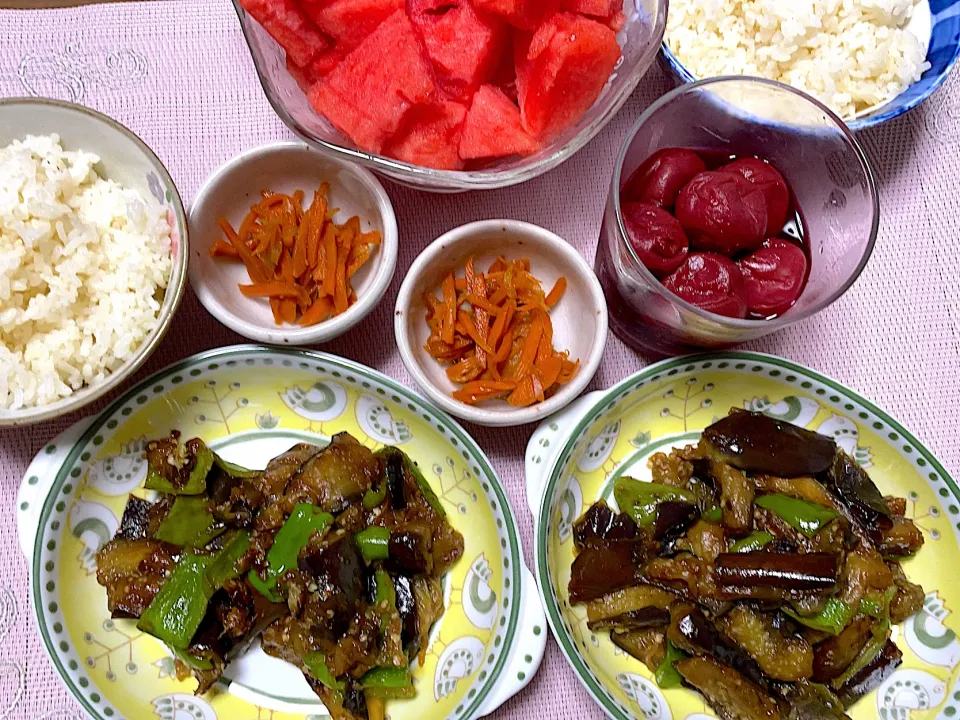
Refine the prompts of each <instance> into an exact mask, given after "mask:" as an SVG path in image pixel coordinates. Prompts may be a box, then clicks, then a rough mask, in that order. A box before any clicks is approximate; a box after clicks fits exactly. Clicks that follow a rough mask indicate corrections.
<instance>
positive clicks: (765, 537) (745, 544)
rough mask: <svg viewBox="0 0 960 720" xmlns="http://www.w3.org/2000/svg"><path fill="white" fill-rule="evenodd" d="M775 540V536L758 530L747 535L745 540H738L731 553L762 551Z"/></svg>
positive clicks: (731, 547) (732, 546) (731, 548)
mask: <svg viewBox="0 0 960 720" xmlns="http://www.w3.org/2000/svg"><path fill="white" fill-rule="evenodd" d="M772 540H773V535H771V534H770V533H768V532H764V531H763V530H757V531H756V532H752V533H750V534H749V535H747V536H746V537H745V538H741V539H740V540H737V541H736V542H735V543H734V544H733V545H731V546H730V552H732V553H741V552H754V551H756V550H760V549H761V548H763V546H764V545H767V544H769V543H770V542H771V541H772Z"/></svg>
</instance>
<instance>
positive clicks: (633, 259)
mask: <svg viewBox="0 0 960 720" xmlns="http://www.w3.org/2000/svg"><path fill="white" fill-rule="evenodd" d="M669 147H686V148H692V149H695V150H705V151H711V152H717V153H723V154H730V155H739V156H750V155H756V156H759V157H762V158H764V159H766V160H769V161H770V163H771V164H772V165H773V166H774V167H776V168H777V169H778V170H779V171H780V173H781V174H782V175H783V176H784V178H785V179H786V181H787V183H788V184H789V185H790V188H791V190H792V191H793V195H794V198H795V200H796V204H797V206H798V207H799V209H800V213H801V217H802V220H803V224H804V229H805V235H806V242H807V243H808V248H809V251H810V252H809V254H810V274H809V277H808V280H807V284H806V286H805V287H804V289H803V293H802V294H801V295H800V297H799V298H798V299H797V301H796V303H795V304H794V305H793V307H791V308H790V309H789V310H787V311H786V312H785V313H784V314H782V315H780V316H778V317H776V318H774V319H772V320H740V319H736V318H729V317H722V316H720V315H715V314H713V313H710V312H707V311H705V310H701V309H700V308H698V307H696V306H694V305H691V304H690V303H688V302H686V301H685V300H682V299H680V298H679V297H677V296H676V295H674V294H673V293H672V292H670V291H669V290H667V289H666V288H665V287H664V286H663V285H662V284H661V283H660V281H659V280H657V278H656V277H654V276H653V274H652V273H651V272H650V271H649V270H647V268H645V267H644V266H643V263H641V262H640V260H639V258H637V255H636V253H635V252H634V250H633V247H632V246H631V245H630V243H629V242H628V241H627V236H626V230H625V228H624V224H623V216H622V214H621V210H620V189H621V188H622V187H623V185H624V184H625V183H626V181H627V180H628V179H629V177H630V176H631V175H632V174H633V171H634V170H636V169H637V167H639V166H640V164H641V163H643V161H644V160H646V159H647V158H648V157H649V156H650V155H652V154H653V153H654V152H656V151H657V150H660V149H662V148H669ZM879 219H880V207H879V200H878V197H877V188H876V182H875V181H874V175H873V169H872V168H871V165H870V162H869V160H868V159H867V156H866V154H865V153H864V151H863V149H862V148H861V147H860V144H859V143H858V142H857V140H856V138H855V137H854V136H853V134H852V133H851V132H850V129H849V128H848V127H847V126H846V125H845V124H844V123H843V121H841V120H840V118H838V117H837V116H836V115H835V114H833V112H831V111H830V110H828V109H827V108H826V107H825V106H824V105H822V104H821V103H819V102H818V101H816V100H814V99H813V98H812V97H810V96H809V95H806V94H804V93H802V92H800V91H799V90H796V89H794V88H792V87H789V86H787V85H783V84H781V83H777V82H772V81H770V80H761V79H759V78H747V77H719V78H710V79H708V80H700V81H698V82H694V83H690V84H688V85H681V86H680V87H678V88H677V89H675V90H673V91H671V92H669V93H667V94H666V95H664V96H663V97H662V98H660V99H659V100H657V101H656V102H655V103H653V104H652V105H651V106H650V107H648V108H647V109H646V110H645V111H644V113H643V114H642V115H641V116H640V118H639V120H637V123H636V125H634V127H633V129H632V130H631V131H630V133H629V134H628V136H627V140H626V142H625V143H624V146H623V148H622V149H621V151H620V154H619V156H618V158H617V164H616V165H615V167H614V171H613V182H612V184H611V188H610V195H609V197H608V199H607V205H606V211H605V213H604V218H603V224H602V227H601V230H600V242H599V244H598V246H597V257H596V264H595V267H596V271H597V276H598V277H599V278H600V284H601V285H602V286H603V289H604V294H605V295H606V298H607V307H608V309H609V313H610V327H611V329H613V330H614V332H616V334H617V335H618V336H620V338H621V339H623V340H624V342H626V343H628V344H630V345H632V346H633V347H635V348H637V349H640V350H646V351H648V352H652V353H654V354H657V355H677V354H682V353H687V352H693V351H696V350H698V349H700V348H704V347H708V348H718V347H726V346H729V345H733V344H736V343H740V342H745V341H747V340H753V339H755V338H758V337H761V336H762V335H766V334H768V333H771V332H773V331H774V330H779V329H780V328H783V327H786V326H787V325H790V324H792V323H795V322H797V321H798V320H803V319H804V318H807V317H810V316H811V315H813V314H814V313H817V312H819V311H820V310H822V309H823V308H825V307H827V306H828V305H830V304H831V303H832V302H833V301H834V300H836V299H837V298H838V297H840V296H841V295H842V294H843V293H844V292H846V290H847V288H849V287H850V286H851V285H852V284H853V283H854V281H855V280H856V279H857V278H858V277H859V275H860V272H861V271H862V270H863V268H864V266H865V265H866V264H867V260H868V259H869V258H870V253H871V252H872V251H873V245H874V242H875V240H876V237H877V228H878V225H879Z"/></svg>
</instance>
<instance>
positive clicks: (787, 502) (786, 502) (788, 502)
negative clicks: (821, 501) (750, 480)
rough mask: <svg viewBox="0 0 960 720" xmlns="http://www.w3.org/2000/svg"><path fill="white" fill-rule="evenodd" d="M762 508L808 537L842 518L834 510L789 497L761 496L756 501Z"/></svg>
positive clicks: (776, 495)
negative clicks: (836, 519)
mask: <svg viewBox="0 0 960 720" xmlns="http://www.w3.org/2000/svg"><path fill="white" fill-rule="evenodd" d="M754 502H755V503H756V504H757V505H759V506H760V507H762V508H766V509H767V510H769V511H770V512H773V513H776V514H777V515H779V516H780V517H781V518H783V520H784V521H785V522H786V523H787V524H788V525H790V527H792V528H793V529H795V530H799V531H800V532H802V533H803V534H804V535H806V536H807V537H813V536H814V535H816V534H817V533H818V532H819V531H820V528H822V527H823V526H824V525H826V524H828V523H829V522H831V521H832V520H834V519H835V518H837V517H839V516H840V513H838V512H837V511H836V510H834V509H833V508H828V507H824V506H823V505H817V504H816V503H812V502H807V501H806V500H800V499H798V498H795V497H790V496H789V495H778V494H775V495H761V496H760V497H758V498H757V499H756V500H755V501H754Z"/></svg>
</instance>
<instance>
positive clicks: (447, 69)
mask: <svg viewBox="0 0 960 720" xmlns="http://www.w3.org/2000/svg"><path fill="white" fill-rule="evenodd" d="M407 14H408V15H409V16H410V20H411V22H412V23H413V25H414V27H415V28H416V29H417V31H418V32H419V34H420V38H421V39H422V40H423V46H424V49H425V50H426V52H427V57H429V58H430V61H431V62H432V63H433V67H434V69H435V70H436V71H437V84H438V85H439V86H440V87H441V88H442V89H443V90H444V92H446V93H447V94H448V95H450V96H451V97H454V98H456V99H458V100H462V101H464V102H469V101H470V98H471V97H472V96H473V93H474V92H476V90H477V88H478V87H480V86H481V85H482V84H484V83H485V82H488V81H489V80H490V78H491V76H492V75H493V73H494V71H495V70H496V69H497V65H498V64H499V62H500V59H501V57H502V56H503V51H504V47H505V40H506V36H507V28H506V26H505V25H504V23H503V21H502V20H500V19H499V18H497V17H495V16H493V15H489V14H487V13H482V12H479V11H477V10H476V9H475V8H474V7H473V5H472V4H471V3H470V1H469V0H407Z"/></svg>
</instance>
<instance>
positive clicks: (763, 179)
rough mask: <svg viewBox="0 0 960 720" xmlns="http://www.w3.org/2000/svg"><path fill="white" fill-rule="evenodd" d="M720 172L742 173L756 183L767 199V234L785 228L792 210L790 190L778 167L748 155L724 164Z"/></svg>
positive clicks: (771, 234) (773, 233)
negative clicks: (788, 214) (788, 213)
mask: <svg viewBox="0 0 960 720" xmlns="http://www.w3.org/2000/svg"><path fill="white" fill-rule="evenodd" d="M720 172H729V173H736V174H738V175H742V176H743V177H744V178H745V179H746V180H749V181H750V182H751V183H753V184H754V185H756V186H757V187H758V188H759V189H760V190H761V192H763V195H764V197H765V198H766V199H767V235H770V236H773V235H776V234H778V233H779V232H780V231H781V230H783V225H784V223H786V221H787V212H788V211H789V210H790V190H789V189H788V188H787V181H786V180H784V179H783V175H781V174H780V173H779V172H777V170H776V168H774V167H773V166H772V165H770V163H767V162H764V161H763V160H760V159H759V158H752V157H746V158H739V159H738V160H734V161H733V162H732V163H729V164H727V165H724V166H723V167H722V168H720Z"/></svg>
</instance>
